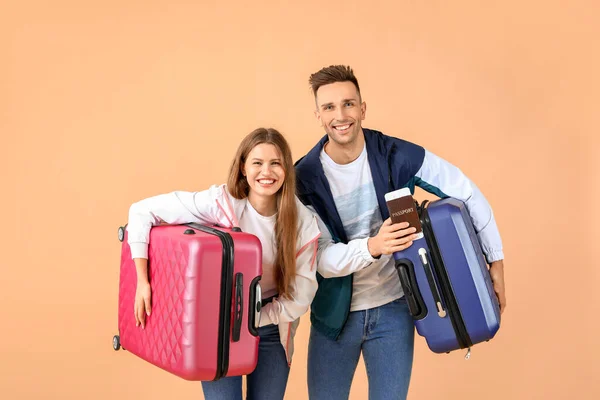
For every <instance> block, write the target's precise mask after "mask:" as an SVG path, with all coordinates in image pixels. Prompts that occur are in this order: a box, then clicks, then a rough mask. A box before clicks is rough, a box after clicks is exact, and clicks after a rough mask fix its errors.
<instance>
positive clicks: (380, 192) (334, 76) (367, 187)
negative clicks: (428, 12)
mask: <svg viewBox="0 0 600 400" xmlns="http://www.w3.org/2000/svg"><path fill="white" fill-rule="evenodd" d="M309 82H310V84H311V86H312V90H313V93H314V95H315V102H316V107H317V108H316V110H315V116H316V117H317V119H318V120H319V122H320V123H321V126H322V127H323V128H324V129H325V132H326V133H327V135H326V136H324V137H323V138H322V139H321V141H320V142H319V143H318V144H317V145H316V146H315V147H314V148H313V149H312V150H311V151H309V152H308V154H306V156H304V157H303V158H302V159H300V160H299V161H298V162H297V163H296V173H297V180H298V195H299V197H300V199H301V200H302V201H303V202H304V203H305V204H306V205H307V206H309V207H310V208H311V209H312V210H313V211H314V212H315V213H316V214H317V215H318V217H319V219H318V220H319V227H320V229H321V239H320V240H319V252H318V267H317V268H318V269H317V271H318V273H317V278H318V281H319V289H318V291H317V294H316V297H315V299H314V301H313V303H312V306H311V322H312V326H311V333H310V342H309V350H308V351H309V353H308V391H309V396H310V398H311V399H313V400H320V399H326V400H338V399H347V398H348V395H349V392H350V386H351V384H352V379H353V376H354V371H355V369H356V366H357V364H358V360H359V357H360V354H361V353H362V355H363V358H364V360H365V365H366V370H367V375H368V379H369V399H371V400H377V399H405V398H406V395H407V392H408V387H409V382H410V376H411V371H412V360H413V343H414V325H413V321H412V318H411V316H410V314H409V311H408V307H407V305H406V301H405V300H404V298H403V292H402V288H401V285H400V281H399V278H398V275H397V273H396V270H395V268H394V261H393V257H392V256H391V254H393V253H394V252H396V251H400V250H403V249H405V248H407V247H408V246H410V245H411V244H412V240H413V239H414V237H413V232H414V228H409V229H407V225H408V224H406V225H405V224H397V225H392V224H391V223H390V220H389V218H388V217H389V215H388V211H387V207H386V204H385V199H384V195H385V193H386V192H388V191H389V183H390V179H391V182H392V183H393V186H394V189H398V188H401V187H408V188H410V190H411V192H413V193H414V188H415V186H419V187H421V188H423V189H424V190H426V191H428V192H430V193H433V194H435V195H437V196H439V197H448V196H450V197H455V198H458V199H460V200H463V201H465V202H466V205H467V209H468V211H469V214H470V216H471V218H472V220H473V223H474V225H475V229H476V231H477V233H478V237H479V240H480V242H481V244H482V248H483V250H484V254H485V256H486V258H487V262H488V263H490V264H491V266H490V273H491V276H492V279H493V282H494V289H495V291H496V294H497V296H498V298H499V301H500V304H501V309H502V311H504V308H505V307H506V300H505V295H504V277H503V276H504V272H503V268H504V267H503V262H502V260H503V258H504V256H503V252H502V241H501V239H500V234H499V232H498V229H497V227H496V223H495V220H494V216H493V213H492V210H491V208H490V206H489V204H488V202H487V201H486V199H485V197H484V196H483V195H482V194H481V192H480V191H479V190H478V188H477V187H476V186H475V184H473V182H471V181H470V180H469V179H468V178H467V177H466V176H465V175H464V174H463V173H462V172H461V171H460V170H459V169H458V168H457V167H455V166H453V165H451V164H450V163H448V162H446V161H444V160H443V159H441V158H439V157H437V156H436V155H434V154H432V153H430V152H429V151H427V150H425V149H424V148H423V147H420V146H418V145H415V144H413V143H410V142H407V141H404V140H401V139H398V138H394V137H391V136H386V135H384V134H382V133H381V132H378V131H374V130H370V129H366V128H362V126H361V123H362V121H363V120H364V119H365V113H366V108H367V106H366V103H365V102H364V101H363V100H362V98H361V95H360V89H359V85H358V81H357V79H356V77H355V76H354V74H353V71H352V69H351V68H350V67H347V66H330V67H327V68H323V69H321V70H320V71H318V72H316V73H314V74H313V75H311V77H310V79H309ZM390 171H391V173H390ZM390 175H391V176H390Z"/></svg>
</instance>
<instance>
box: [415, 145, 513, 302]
mask: <svg viewBox="0 0 600 400" xmlns="http://www.w3.org/2000/svg"><path fill="white" fill-rule="evenodd" d="M416 177H417V182H416V184H417V186H419V187H421V188H422V189H424V190H426V191H428V192H430V193H433V194H435V195H436V196H441V197H445V196H450V197H454V198H456V199H459V200H462V201H464V202H465V205H466V207H467V211H468V212H469V215H470V217H471V220H472V221H473V226H474V227H475V231H476V232H477V237H478V239H479V242H480V243H481V247H482V250H483V253H484V254H485V257H486V259H487V262H488V263H489V264H490V276H491V277H492V281H493V283H494V290H495V292H496V295H497V296H498V301H499V302H500V310H501V312H503V311H504V309H505V308H506V295H505V287H504V262H503V260H504V252H503V248H502V239H501V238H500V232H499V231H498V227H497V226H496V220H495V219H494V213H493V212H492V208H491V206H490V205H489V203H488V201H487V200H486V198H485V196H484V195H483V193H481V191H480V190H479V188H477V186H476V185H475V183H473V182H472V181H471V180H470V179H469V178H468V177H467V176H466V175H465V174H464V173H463V172H462V171H461V170H460V169H459V168H458V167H456V166H454V165H452V164H451V163H449V162H448V161H446V160H444V159H442V158H440V157H438V156H436V155H435V154H433V153H431V152H429V151H427V150H426V151H425V158H424V160H423V164H422V165H421V168H420V169H419V171H418V172H417V174H416Z"/></svg>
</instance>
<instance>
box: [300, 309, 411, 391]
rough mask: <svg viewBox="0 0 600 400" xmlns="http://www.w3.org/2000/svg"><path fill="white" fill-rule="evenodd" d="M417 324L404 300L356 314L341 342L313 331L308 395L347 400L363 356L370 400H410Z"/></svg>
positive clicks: (344, 332) (309, 361)
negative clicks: (407, 399)
mask: <svg viewBox="0 0 600 400" xmlns="http://www.w3.org/2000/svg"><path fill="white" fill-rule="evenodd" d="M414 332H415V331H414V324H413V321H412V317H411V315H410V313H409V311H408V306H407V304H406V300H405V299H404V298H401V299H398V300H395V301H393V302H391V303H388V304H385V305H383V306H380V307H376V308H373V309H370V310H361V311H354V312H351V313H350V315H349V317H348V320H347V322H346V325H345V326H344V329H343V330H342V333H341V334H340V336H339V337H338V340H337V341H336V340H332V339H330V338H328V337H326V336H325V335H323V334H322V333H320V332H318V331H317V330H315V329H314V328H313V327H311V331H310V340H309V345H308V393H309V398H310V399H311V400H342V399H343V400H346V399H348V396H349V394H350V386H351V384H352V379H353V377H354V371H355V370H356V366H357V364H358V360H359V357H360V354H361V352H362V355H363V358H364V360H365V367H366V370H367V377H368V381H369V400H391V399H394V400H396V399H402V400H403V399H406V396H407V393H408V386H409V383H410V376H411V372H412V361H413V350H414Z"/></svg>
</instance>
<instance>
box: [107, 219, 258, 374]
mask: <svg viewBox="0 0 600 400" xmlns="http://www.w3.org/2000/svg"><path fill="white" fill-rule="evenodd" d="M119 239H120V240H121V241H122V242H123V243H122V248H121V267H120V277H119V311H118V329H119V335H116V336H115V337H114V338H113V347H114V348H115V350H118V349H119V348H120V347H121V346H122V347H123V349H126V350H127V351H128V352H130V353H132V354H135V355H136V356H137V357H139V358H141V359H143V360H145V361H147V362H149V363H151V364H153V365H155V366H157V367H159V368H162V369H164V370H166V371H168V372H170V373H173V374H175V375H177V376H179V377H181V378H183V379H186V380H195V381H202V380H217V379H220V378H222V377H225V376H238V375H244V374H249V373H251V372H252V371H253V370H254V368H255V367H256V362H257V358H258V341H259V338H258V332H257V329H256V328H257V326H258V321H259V320H260V314H259V312H260V301H261V298H260V284H259V280H260V278H261V274H262V249H261V244H260V241H259V240H258V238H257V237H256V236H254V235H251V234H247V233H244V232H241V231H240V230H239V229H238V228H233V229H232V230H229V229H222V228H215V227H208V226H202V225H198V224H188V225H185V226H184V225H163V226H156V227H153V228H152V229H151V231H150V241H149V246H148V270H149V271H148V276H149V281H150V286H151V288H152V311H151V314H150V316H146V324H145V328H144V329H142V328H141V326H140V327H136V323H135V317H134V313H133V310H134V299H135V291H136V281H137V276H136V269H135V264H134V262H133V260H132V259H131V251H130V248H129V245H128V244H127V231H126V229H125V228H124V227H123V228H120V229H119ZM257 305H258V306H257Z"/></svg>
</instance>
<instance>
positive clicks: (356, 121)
mask: <svg viewBox="0 0 600 400" xmlns="http://www.w3.org/2000/svg"><path fill="white" fill-rule="evenodd" d="M316 102H317V110H316V111H315V116H316V117H317V119H318V120H319V122H320V123H321V126H322V127H323V128H325V132H327V135H328V136H329V140H331V141H333V142H335V143H336V144H338V145H340V146H346V145H349V144H351V143H353V142H354V141H355V140H356V138H357V137H358V135H359V134H361V133H362V129H361V121H362V120H363V119H365V113H366V110H367V105H366V103H364V102H361V101H360V96H359V94H358V92H357V90H356V86H354V84H353V83H352V82H335V83H330V84H328V85H323V86H321V87H320V88H319V89H318V90H317V98H316Z"/></svg>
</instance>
